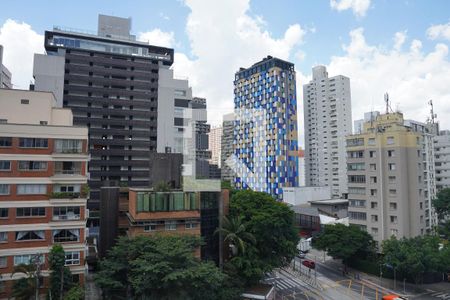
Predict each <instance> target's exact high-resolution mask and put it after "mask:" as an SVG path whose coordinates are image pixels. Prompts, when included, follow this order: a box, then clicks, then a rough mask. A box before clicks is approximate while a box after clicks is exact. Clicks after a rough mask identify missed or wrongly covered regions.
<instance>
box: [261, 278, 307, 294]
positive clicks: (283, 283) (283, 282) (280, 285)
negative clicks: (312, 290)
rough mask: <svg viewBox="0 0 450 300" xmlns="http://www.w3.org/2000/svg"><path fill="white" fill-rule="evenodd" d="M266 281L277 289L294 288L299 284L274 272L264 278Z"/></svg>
mask: <svg viewBox="0 0 450 300" xmlns="http://www.w3.org/2000/svg"><path fill="white" fill-rule="evenodd" d="M264 281H265V282H266V283H269V284H272V285H274V286H275V288H276V289H277V290H281V291H282V290H287V289H296V288H298V287H299V286H300V285H299V284H298V283H297V282H295V281H294V280H292V279H290V278H287V277H279V276H277V275H276V274H274V275H272V276H271V277H268V278H266V279H265V280H264Z"/></svg>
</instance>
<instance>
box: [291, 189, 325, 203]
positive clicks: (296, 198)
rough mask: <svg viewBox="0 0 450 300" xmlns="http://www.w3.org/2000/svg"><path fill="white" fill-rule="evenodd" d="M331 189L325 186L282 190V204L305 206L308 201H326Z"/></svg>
mask: <svg viewBox="0 0 450 300" xmlns="http://www.w3.org/2000/svg"><path fill="white" fill-rule="evenodd" d="M330 198H331V188H330V187H327V186H323V187H319V186H305V187H286V188H283V202H285V203H289V204H291V205H301V204H307V203H308V202H309V201H315V200H328V199H330Z"/></svg>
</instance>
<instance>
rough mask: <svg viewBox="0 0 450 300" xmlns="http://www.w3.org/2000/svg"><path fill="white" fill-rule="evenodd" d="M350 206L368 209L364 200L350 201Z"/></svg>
mask: <svg viewBox="0 0 450 300" xmlns="http://www.w3.org/2000/svg"><path fill="white" fill-rule="evenodd" d="M348 204H349V206H352V207H366V201H364V200H349V203H348Z"/></svg>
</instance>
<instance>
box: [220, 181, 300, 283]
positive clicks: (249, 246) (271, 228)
mask: <svg viewBox="0 0 450 300" xmlns="http://www.w3.org/2000/svg"><path fill="white" fill-rule="evenodd" d="M237 217H240V218H242V223H243V225H244V227H245V229H246V231H248V232H249V233H251V234H252V235H253V236H254V238H255V243H254V244H253V243H249V242H246V243H245V252H241V253H240V254H239V255H237V256H235V257H233V258H232V259H231V260H230V261H229V262H228V263H227V265H226V267H225V269H226V270H227V272H228V273H229V274H231V277H237V278H240V281H241V282H242V283H244V284H252V283H254V282H257V281H258V280H260V279H261V278H262V277H263V276H264V273H266V272H269V271H271V270H272V269H274V268H278V267H282V266H285V265H287V264H288V263H289V262H290V261H291V260H292V259H293V258H294V256H295V254H296V253H297V248H296V247H297V243H298V235H297V231H296V229H295V226H294V212H293V211H292V210H291V209H290V208H289V207H288V206H287V205H286V204H284V203H281V202H277V201H276V200H274V199H273V198H272V197H271V196H270V195H268V194H266V193H260V192H253V191H250V190H246V191H237V192H236V193H235V194H234V195H233V197H232V198H231V202H230V218H231V219H232V218H237Z"/></svg>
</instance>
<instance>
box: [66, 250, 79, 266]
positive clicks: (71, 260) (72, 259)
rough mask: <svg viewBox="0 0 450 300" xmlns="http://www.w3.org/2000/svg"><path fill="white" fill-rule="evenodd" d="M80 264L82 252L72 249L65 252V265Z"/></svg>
mask: <svg viewBox="0 0 450 300" xmlns="http://www.w3.org/2000/svg"><path fill="white" fill-rule="evenodd" d="M79 264H80V252H78V251H70V252H66V253H65V265H66V266H76V265H79Z"/></svg>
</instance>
